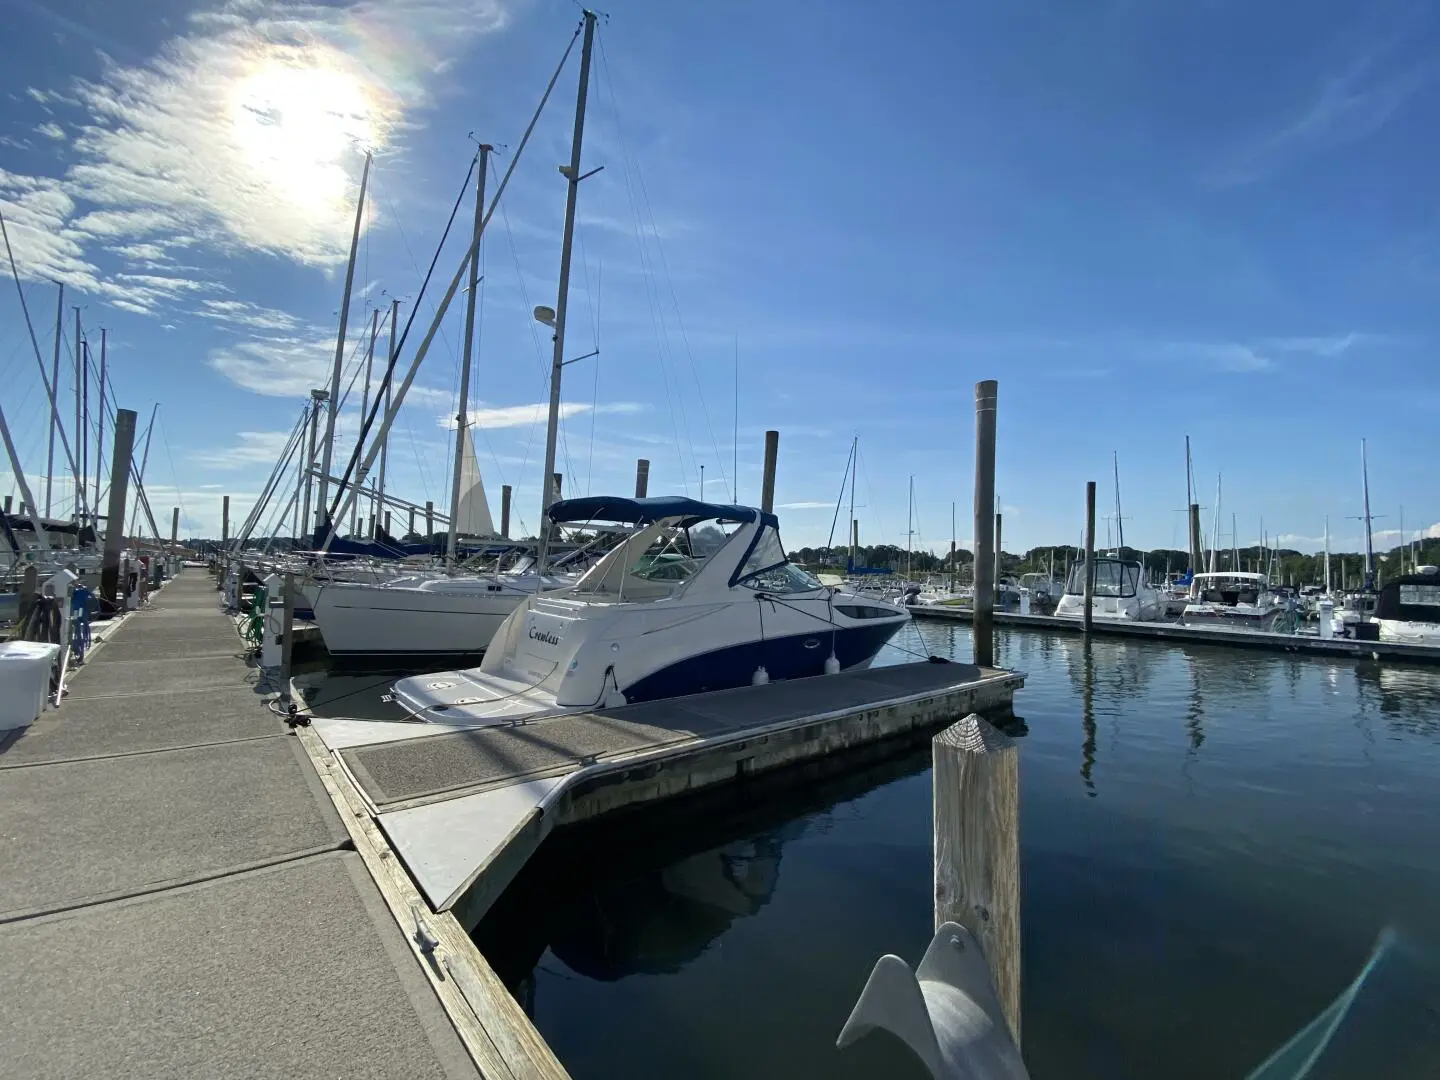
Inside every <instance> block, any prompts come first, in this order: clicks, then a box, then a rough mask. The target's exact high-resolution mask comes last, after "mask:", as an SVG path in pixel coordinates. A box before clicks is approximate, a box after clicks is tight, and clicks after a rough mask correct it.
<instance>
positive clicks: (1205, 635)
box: [910, 604, 1440, 664]
mask: <svg viewBox="0 0 1440 1080" xmlns="http://www.w3.org/2000/svg"><path fill="white" fill-rule="evenodd" d="M910 613H911V614H912V615H913V616H914V617H915V618H916V619H931V620H935V621H937V622H963V623H968V622H970V621H971V620H972V618H973V617H974V613H973V612H972V611H971V609H970V608H965V607H958V606H954V605H950V604H925V605H916V606H915V607H912V608H911V609H910ZM994 618H995V625H997V626H1013V627H1016V628H1018V629H1026V630H1058V631H1061V632H1063V633H1072V634H1083V633H1084V632H1085V627H1084V626H1083V625H1082V624H1081V621H1080V620H1079V619H1069V618H1064V617H1060V616H1055V615H1021V614H1019V613H1018V612H1013V611H997V612H995V615H994ZM1094 632H1095V633H1096V634H1105V635H1109V636H1112V637H1128V638H1147V639H1150V640H1160V641H1177V642H1186V643H1189V644H1193V645H1225V646H1234V647H1237V648H1244V649H1267V650H1269V651H1271V652H1288V653H1303V654H1307V655H1312V656H1332V657H1347V658H1351V659H1364V660H1396V661H1400V662H1402V663H1410V664H1440V646H1437V645H1410V644H1406V643H1403V642H1398V641H1356V640H1355V639H1353V638H1321V637H1318V636H1310V635H1308V634H1273V633H1264V632H1260V631H1255V630H1226V629H1223V628H1216V629H1211V628H1208V627H1195V626H1181V625H1180V624H1179V623H1166V622H1132V621H1130V620H1122V619H1099V618H1097V619H1095V620H1094Z"/></svg>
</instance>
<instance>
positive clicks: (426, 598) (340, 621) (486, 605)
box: [314, 584, 530, 657]
mask: <svg viewBox="0 0 1440 1080" xmlns="http://www.w3.org/2000/svg"><path fill="white" fill-rule="evenodd" d="M528 595H530V594H529V593H528V592H524V591H521V590H518V589H506V588H501V589H498V590H497V591H495V592H486V593H480V592H463V593H461V592H456V593H447V592H443V591H439V590H422V589H416V588H393V587H390V588H387V587H380V586H369V585H346V584H334V585H327V586H324V587H323V588H321V589H320V590H319V592H318V593H317V595H316V597H315V601H314V609H315V621H316V622H317V623H319V625H320V634H321V636H322V637H323V638H324V639H325V648H326V649H327V650H329V652H330V653H331V654H332V655H334V656H342V657H346V656H348V657H354V656H375V657H418V656H425V657H465V656H478V655H480V654H481V653H483V652H484V651H485V649H486V647H487V646H489V644H490V641H491V639H492V638H494V636H495V632H496V631H497V630H499V629H500V626H501V624H502V623H503V622H504V621H505V619H506V618H507V617H508V616H509V614H510V613H511V612H512V611H514V610H515V609H516V608H517V607H519V606H520V604H521V603H522V602H523V601H524V600H525V598H526V597H527V596H528Z"/></svg>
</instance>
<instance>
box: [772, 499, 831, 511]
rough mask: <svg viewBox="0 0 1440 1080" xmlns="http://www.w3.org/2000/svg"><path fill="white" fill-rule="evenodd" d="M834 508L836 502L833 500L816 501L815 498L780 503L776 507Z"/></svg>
mask: <svg viewBox="0 0 1440 1080" xmlns="http://www.w3.org/2000/svg"><path fill="white" fill-rule="evenodd" d="M834 508H835V504H834V503H833V502H816V501H813V500H810V501H804V502H788V503H779V504H777V505H776V507H775V509H777V510H833V509H834Z"/></svg>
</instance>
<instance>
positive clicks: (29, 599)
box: [18, 565, 40, 622]
mask: <svg viewBox="0 0 1440 1080" xmlns="http://www.w3.org/2000/svg"><path fill="white" fill-rule="evenodd" d="M39 595H40V571H39V570H37V569H36V568H35V567H34V565H31V566H27V567H25V576H24V577H22V578H21V579H20V608H19V612H18V621H20V622H23V621H24V620H25V617H26V616H27V615H29V614H30V610H31V608H33V607H34V606H35V597H37V596H39Z"/></svg>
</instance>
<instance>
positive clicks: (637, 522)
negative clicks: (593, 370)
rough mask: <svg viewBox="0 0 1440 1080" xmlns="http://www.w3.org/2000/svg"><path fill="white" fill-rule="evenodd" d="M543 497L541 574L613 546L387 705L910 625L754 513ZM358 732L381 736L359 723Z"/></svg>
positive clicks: (584, 678) (455, 702) (568, 211)
mask: <svg viewBox="0 0 1440 1080" xmlns="http://www.w3.org/2000/svg"><path fill="white" fill-rule="evenodd" d="M584 30H585V41H584V47H583V50H582V53H581V61H580V87H579V93H578V100H577V103H576V117H577V120H576V127H575V130H576V134H575V138H574V140H573V142H572V144H571V158H570V164H569V167H568V168H567V169H565V170H563V172H564V175H565V176H566V178H567V179H568V181H569V192H568V196H567V201H566V207H565V236H564V242H563V245H562V247H561V257H560V265H561V272H560V288H559V297H558V302H557V304H556V307H555V309H553V310H551V309H549V308H546V309H544V313H545V315H546V319H545V321H546V322H547V323H548V324H549V325H552V326H553V327H554V329H555V338H554V346H555V347H554V358H553V362H552V368H551V384H550V426H549V428H548V430H547V447H546V468H545V473H544V475H545V476H546V477H548V475H549V473H550V471H551V467H552V465H553V458H554V440H555V435H556V430H557V424H558V414H559V402H560V377H561V373H562V371H563V365H564V362H565V360H564V351H563V350H564V328H565V317H564V316H565V306H566V300H567V290H568V287H569V266H570V251H571V242H572V239H573V229H574V220H575V198H576V193H577V188H578V184H579V178H580V176H581V172H580V164H581V163H580V138H581V132H582V131H583V126H582V121H583V118H584V114H585V92H586V83H587V78H588V72H589V65H590V54H591V47H592V42H593V37H594V31H595V15H594V14H593V13H592V12H589V11H587V12H585V22H584ZM538 314H539V313H538V312H537V315H538ZM542 499H543V501H542V510H543V515H544V517H543V520H542V531H541V537H542V542H541V548H540V555H541V561H542V564H543V560H544V556H545V553H546V550H547V548H548V545H549V539H550V536H551V533H552V531H553V530H555V529H557V528H559V527H560V526H563V525H567V524H569V525H585V526H594V525H595V524H596V523H613V524H610V525H607V526H606V527H605V529H604V530H603V531H602V534H604V533H609V534H612V535H615V534H618V535H620V536H623V537H624V539H623V540H622V541H621V542H619V543H617V544H615V545H614V546H613V547H612V548H611V549H610V551H609V552H608V553H607V554H606V555H605V556H604V557H603V558H601V559H600V560H599V561H598V562H597V563H596V564H595V565H594V566H593V567H591V568H590V570H589V571H587V572H586V573H585V574H584V576H582V577H581V578H580V579H579V580H578V581H577V582H575V583H574V584H573V585H571V586H569V587H568V588H565V589H561V590H557V591H554V592H545V593H540V594H537V595H532V596H530V597H528V598H526V599H525V600H524V602H523V603H522V605H521V606H520V607H518V608H517V609H516V610H515V611H514V612H513V613H512V614H511V615H510V616H509V617H508V618H507V619H506V620H505V622H504V624H503V625H502V626H501V628H500V630H499V632H498V633H497V634H496V635H495V639H494V641H493V642H492V643H491V645H490V648H489V649H488V650H487V651H486V653H485V659H484V661H483V662H482V663H481V665H480V666H479V667H478V668H472V669H469V670H465V671H450V672H444V673H440V674H437V675H425V676H417V677H414V678H409V679H402V680H401V681H400V682H398V683H396V684H395V687H394V691H393V692H394V695H395V699H396V701H397V702H399V703H400V704H401V705H402V706H403V707H404V708H406V709H407V710H408V711H409V713H410V714H411V716H412V717H414V718H416V719H420V720H426V721H432V722H437V723H443V724H446V725H458V726H461V727H482V726H486V725H489V724H496V723H510V722H513V721H515V720H517V719H524V718H533V717H537V716H546V715H551V714H555V713H567V712H577V711H583V710H586V709H593V708H597V707H601V706H610V707H613V706H618V705H623V704H626V703H629V702H640V701H654V700H659V699H664V698H670V697H677V696H680V695H685V694H694V693H701V692H704V691H709V690H722V689H729V688H733V687H738V686H749V685H755V684H764V683H768V682H770V681H771V680H772V679H793V678H802V677H806V676H818V675H824V674H832V673H835V672H839V671H843V670H846V669H853V668H863V667H867V666H868V665H869V664H870V663H871V662H872V661H873V660H874V658H875V656H876V654H878V653H879V651H880V650H881V648H883V647H884V645H885V643H886V642H887V641H889V640H890V638H891V637H892V636H893V635H894V634H895V632H896V631H897V630H899V629H900V627H901V626H902V625H904V624H905V623H906V622H907V621H909V618H910V614H909V612H908V611H906V609H905V608H903V607H901V606H899V605H898V604H891V603H886V602H884V601H880V600H876V599H872V598H870V597H860V596H856V595H853V594H847V593H843V592H840V591H839V590H838V589H834V588H830V587H828V586H825V585H822V584H821V583H820V581H819V580H817V579H816V578H814V577H812V576H811V575H810V574H808V573H806V572H805V571H804V570H801V569H800V568H799V567H798V566H796V565H795V564H793V563H791V562H790V560H789V557H788V556H787V555H786V554H785V549H784V546H783V544H782V543H781V541H780V531H779V521H778V519H777V518H776V517H775V515H774V514H773V513H769V512H767V511H764V510H759V509H756V508H754V507H748V506H738V505H731V504H717V503H709V502H704V501H701V500H696V499H690V498H685V497H681V496H670V497H660V498H627V497H619V496H594V497H585V498H574V499H561V500H558V501H556V500H555V499H554V491H553V488H551V486H550V485H549V484H548V483H547V484H545V485H544V490H543V495H542ZM341 723H348V722H341ZM371 728H372V729H373V728H374V725H373V724H372V725H371ZM336 734H338V733H336ZM347 737H348V736H347ZM355 737H356V738H359V739H361V740H363V741H374V740H375V739H376V738H377V737H380V738H383V737H384V736H383V735H377V733H375V732H374V731H373V730H371V731H366V730H364V729H363V728H362V729H360V730H358V731H357V732H355Z"/></svg>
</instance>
